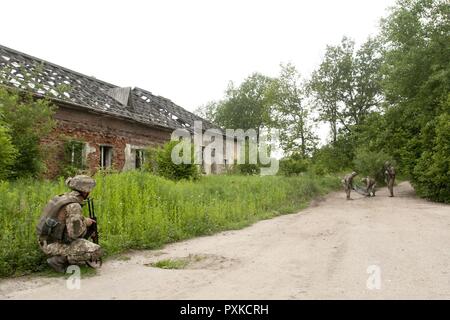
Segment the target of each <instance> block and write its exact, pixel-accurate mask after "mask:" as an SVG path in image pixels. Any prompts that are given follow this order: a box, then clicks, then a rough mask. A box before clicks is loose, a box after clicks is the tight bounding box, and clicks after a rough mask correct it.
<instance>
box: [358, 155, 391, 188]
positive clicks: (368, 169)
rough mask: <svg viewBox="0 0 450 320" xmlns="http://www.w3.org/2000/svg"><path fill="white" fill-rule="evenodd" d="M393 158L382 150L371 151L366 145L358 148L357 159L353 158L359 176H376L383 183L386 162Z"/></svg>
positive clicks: (378, 181) (379, 182)
mask: <svg viewBox="0 0 450 320" xmlns="http://www.w3.org/2000/svg"><path fill="white" fill-rule="evenodd" d="M387 160H390V161H391V163H392V160H391V159H390V157H389V156H388V155H387V154H385V153H384V152H382V151H378V152H375V151H370V150H368V149H367V148H365V147H360V148H358V149H357V150H356V155H355V159H354V160H353V164H354V170H355V171H356V172H358V174H359V177H361V178H362V177H365V176H370V177H372V178H375V180H376V181H377V183H378V184H381V185H383V184H384V183H385V181H384V179H385V177H384V163H385V162H386V161H387Z"/></svg>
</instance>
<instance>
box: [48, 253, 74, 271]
mask: <svg viewBox="0 0 450 320" xmlns="http://www.w3.org/2000/svg"><path fill="white" fill-rule="evenodd" d="M47 263H48V264H49V266H50V267H52V268H53V270H55V271H56V272H60V273H65V272H66V269H67V267H68V266H69V261H67V257H64V256H54V257H51V258H48V259H47Z"/></svg>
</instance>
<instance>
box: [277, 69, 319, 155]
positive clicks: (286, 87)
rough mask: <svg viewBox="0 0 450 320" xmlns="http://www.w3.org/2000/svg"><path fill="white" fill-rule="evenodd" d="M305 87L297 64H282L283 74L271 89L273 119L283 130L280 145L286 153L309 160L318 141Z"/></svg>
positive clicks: (281, 130)
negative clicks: (307, 103)
mask: <svg viewBox="0 0 450 320" xmlns="http://www.w3.org/2000/svg"><path fill="white" fill-rule="evenodd" d="M304 87H305V86H304V84H303V83H302V82H301V77H300V74H299V72H298V71H297V69H296V68H295V66H294V65H292V64H286V65H281V74H280V76H279V78H277V79H275V80H274V81H273V87H272V95H273V102H274V107H273V113H272V120H273V122H274V126H275V127H276V128H278V129H279V130H280V145H281V148H282V149H283V151H284V153H285V154H286V155H290V154H294V153H299V154H300V155H301V156H302V157H303V158H306V157H307V155H310V154H311V152H312V151H313V150H314V149H315V146H316V144H317V141H318V138H317V136H316V135H315V134H314V132H313V128H312V124H311V119H310V110H309V108H308V106H307V105H306V103H305V88H304Z"/></svg>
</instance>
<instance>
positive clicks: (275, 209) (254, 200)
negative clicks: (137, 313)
mask: <svg viewBox="0 0 450 320" xmlns="http://www.w3.org/2000/svg"><path fill="white" fill-rule="evenodd" d="M96 181H97V187H96V188H95V190H94V192H93V193H92V197H93V198H94V199H95V208H96V211H97V216H98V223H99V233H100V244H101V245H102V246H103V247H104V249H105V252H106V253H107V255H112V254H116V253H119V252H121V251H124V250H127V249H152V248H158V247H160V246H161V245H163V244H165V243H169V242H174V241H179V240H182V239H187V238H190V237H194V236H199V235H207V234H212V233H214V232H217V231H221V230H226V229H236V228H242V227H244V226H247V225H249V224H251V223H253V222H255V221H257V220H260V219H266V218H269V217H273V216H276V215H279V214H284V213H290V212H295V211H296V210H298V209H300V208H302V207H304V206H305V205H306V204H307V203H308V200H310V199H311V198H312V197H314V196H316V195H319V194H323V193H325V192H328V191H329V190H332V189H334V188H336V187H337V186H338V179H336V178H333V177H312V176H309V175H304V176H302V177H291V178H287V177H281V176H271V177H259V176H206V177H202V178H201V179H200V180H199V181H196V182H192V181H179V182H173V181H170V180H166V179H164V178H161V177H157V176H153V175H151V174H148V173H144V172H136V171H135V172H126V173H120V174H109V175H101V174H99V175H97V176H96ZM65 191H67V188H66V187H65V186H64V182H63V181H62V180H60V181H57V182H42V181H36V180H22V181H18V182H14V183H8V182H0V239H1V241H0V276H3V277H5V276H10V275H14V274H22V273H26V272H30V271H38V270H42V269H43V268H46V266H45V257H44V256H43V255H42V254H41V252H40V250H39V248H38V246H37V240H36V234H35V226H36V223H37V221H38V219H39V217H40V215H41V210H42V208H43V207H44V206H45V205H46V203H47V202H48V200H49V199H50V198H51V197H53V196H54V195H56V194H60V193H63V192H65ZM84 210H87V208H84ZM86 214H87V212H86Z"/></svg>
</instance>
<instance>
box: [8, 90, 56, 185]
mask: <svg viewBox="0 0 450 320" xmlns="http://www.w3.org/2000/svg"><path fill="white" fill-rule="evenodd" d="M0 113H2V114H3V120H4V122H5V123H6V124H7V126H8V128H9V130H10V136H11V142H12V144H13V145H14V147H15V149H16V150H17V157H16V159H15V161H14V163H13V164H12V165H11V172H10V176H11V177H13V178H20V177H37V176H38V175H39V174H40V173H42V172H43V171H44V170H45V166H44V161H43V160H44V154H45V152H44V150H43V148H45V146H44V145H41V144H40V141H41V139H42V138H43V137H45V136H46V135H47V134H48V133H49V132H50V131H51V130H52V129H53V127H54V125H55V122H54V121H53V118H52V116H53V113H54V107H53V106H52V105H51V103H50V102H49V100H46V99H35V98H34V97H33V96H32V95H31V93H22V92H19V91H17V90H14V89H5V88H3V87H0Z"/></svg>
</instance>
